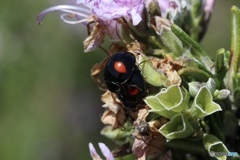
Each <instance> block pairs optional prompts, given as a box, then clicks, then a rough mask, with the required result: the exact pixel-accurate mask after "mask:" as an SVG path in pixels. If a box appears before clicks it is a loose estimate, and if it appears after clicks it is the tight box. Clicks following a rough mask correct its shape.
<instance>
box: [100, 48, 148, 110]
mask: <svg viewBox="0 0 240 160" xmlns="http://www.w3.org/2000/svg"><path fill="white" fill-rule="evenodd" d="M135 63H136V59H135V56H134V55H133V54H132V53H130V52H118V53H116V54H114V55H112V56H111V57H110V58H109V60H108V61H107V64H106V67H105V69H104V80H105V83H106V85H107V88H108V90H109V91H111V92H114V93H115V94H116V95H117V97H118V98H119V99H120V100H121V102H122V103H123V105H124V106H125V107H126V108H128V109H135V108H136V106H137V104H139V103H140V102H141V101H142V99H143V98H144V96H145V81H144V78H143V76H142V74H141V72H140V70H139V68H138V67H137V66H136V64H135Z"/></svg>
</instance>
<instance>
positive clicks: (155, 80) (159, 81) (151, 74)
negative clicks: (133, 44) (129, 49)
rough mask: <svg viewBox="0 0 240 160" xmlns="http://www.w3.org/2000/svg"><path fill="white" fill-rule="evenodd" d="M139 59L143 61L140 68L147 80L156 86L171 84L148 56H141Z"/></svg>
mask: <svg viewBox="0 0 240 160" xmlns="http://www.w3.org/2000/svg"><path fill="white" fill-rule="evenodd" d="M139 61H140V63H141V64H140V69H141V71H142V75H143V77H144V79H145V80H146V82H148V83H149V84H151V85H153V86H156V87H160V86H165V87H167V86H169V85H170V84H171V83H170V81H169V80H168V79H167V77H166V76H165V74H164V73H163V72H158V71H157V70H156V69H155V68H153V66H152V63H151V62H150V61H149V60H148V59H147V58H144V57H143V56H141V57H140V60H139Z"/></svg>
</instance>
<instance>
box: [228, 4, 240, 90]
mask: <svg viewBox="0 0 240 160" xmlns="http://www.w3.org/2000/svg"><path fill="white" fill-rule="evenodd" d="M239 61H240V10H239V9H238V8H237V7H236V6H233V7H232V8H231V55H230V62H229V64H230V66H229V70H228V74H227V86H228V88H229V89H230V90H231V91H233V89H234V88H235V86H234V85H233V77H234V76H235V75H236V73H237V72H238V68H239Z"/></svg>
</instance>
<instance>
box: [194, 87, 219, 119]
mask: <svg viewBox="0 0 240 160" xmlns="http://www.w3.org/2000/svg"><path fill="white" fill-rule="evenodd" d="M221 110H222V109H221V107H220V106H219V104H217V103H215V102H213V98H212V94H211V92H210V91H209V89H208V88H207V87H206V86H204V87H202V88H201V89H200V90H199V92H198V94H197V95H196V97H195V99H194V102H193V105H192V107H191V109H190V114H191V116H192V117H195V118H203V117H205V116H208V115H210V114H213V113H214V112H217V111H221Z"/></svg>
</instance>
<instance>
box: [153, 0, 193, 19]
mask: <svg viewBox="0 0 240 160" xmlns="http://www.w3.org/2000/svg"><path fill="white" fill-rule="evenodd" d="M158 5H159V7H160V10H161V16H162V17H163V18H168V19H170V20H171V21H172V22H173V21H174V20H175V19H176V18H178V16H180V14H183V12H185V10H186V9H188V6H189V5H190V4H189V2H188V1H187V0H158Z"/></svg>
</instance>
